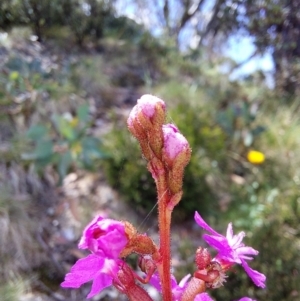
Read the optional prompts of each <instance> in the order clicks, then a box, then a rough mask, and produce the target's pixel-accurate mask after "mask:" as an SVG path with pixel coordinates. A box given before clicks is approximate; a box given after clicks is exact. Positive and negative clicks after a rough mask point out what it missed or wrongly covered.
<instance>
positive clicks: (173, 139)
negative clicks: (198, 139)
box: [163, 124, 190, 161]
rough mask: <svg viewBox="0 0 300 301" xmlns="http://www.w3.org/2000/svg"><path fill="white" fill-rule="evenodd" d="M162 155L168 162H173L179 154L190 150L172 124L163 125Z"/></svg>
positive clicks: (186, 142)
mask: <svg viewBox="0 0 300 301" xmlns="http://www.w3.org/2000/svg"><path fill="white" fill-rule="evenodd" d="M163 135H164V147H163V150H164V154H165V156H166V157H167V158H168V161H170V160H171V161H173V160H174V159H175V158H176V157H177V156H178V155H179V154H180V153H183V152H186V150H187V149H189V148H190V146H189V143H188V141H187V140H186V139H185V137H184V136H183V135H182V134H180V133H179V130H178V129H177V127H176V126H175V125H174V124H166V125H163Z"/></svg>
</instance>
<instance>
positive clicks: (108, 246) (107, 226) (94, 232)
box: [61, 216, 128, 298]
mask: <svg viewBox="0 0 300 301" xmlns="http://www.w3.org/2000/svg"><path fill="white" fill-rule="evenodd" d="M127 241H128V239H127V237H126V235H125V227H124V225H123V224H122V223H121V222H118V221H114V220H111V219H106V218H102V217H101V216H98V217H96V218H95V219H94V220H93V221H92V222H91V223H90V224H89V225H88V226H87V227H86V228H85V230H84V231H83V236H82V238H81V240H80V242H79V248H81V249H89V250H90V251H91V252H92V254H90V255H88V256H87V257H85V258H82V259H79V260H78V261H77V262H76V263H75V264H74V265H73V267H72V268H71V271H70V273H68V274H67V275H66V277H65V280H64V282H63V283H62V284H61V286H62V287H72V288H78V287H80V286H81V285H82V284H84V283H86V282H88V281H91V280H93V285H92V288H91V291H90V293H89V294H88V296H87V297H88V298H91V297H93V296H95V295H96V294H97V293H99V292H100V291H102V290H103V289H104V288H106V287H107V286H110V285H112V282H113V279H115V278H116V274H117V272H118V271H119V267H120V265H121V264H123V261H122V260H121V259H119V255H120V252H121V251H122V250H123V249H124V247H125V245H126V244H127Z"/></svg>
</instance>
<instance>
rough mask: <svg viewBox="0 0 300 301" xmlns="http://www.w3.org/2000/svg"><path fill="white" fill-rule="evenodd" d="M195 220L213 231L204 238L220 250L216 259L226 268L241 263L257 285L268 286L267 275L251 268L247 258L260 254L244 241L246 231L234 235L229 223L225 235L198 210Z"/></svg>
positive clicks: (250, 258)
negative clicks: (208, 222)
mask: <svg viewBox="0 0 300 301" xmlns="http://www.w3.org/2000/svg"><path fill="white" fill-rule="evenodd" d="M195 221H196V223H197V224H198V225H199V226H200V227H201V228H202V229H204V230H206V231H207V232H209V233H211V235H208V234H204V235H203V238H204V240H205V241H206V242H207V243H208V244H209V245H210V246H211V247H213V248H214V249H216V250H217V251H218V254H217V256H216V257H215V259H214V261H217V262H219V263H220V264H221V266H223V267H224V268H225V269H229V268H230V267H231V266H232V265H233V264H234V263H237V264H240V265H242V267H243V268H244V270H245V272H246V273H247V274H248V276H249V277H250V278H251V279H252V281H253V282H254V283H255V284H256V285H257V286H259V287H262V288H264V287H265V286H266V285H265V281H266V276H265V275H264V274H262V273H260V272H258V271H256V270H253V269H251V268H250V267H249V265H248V263H247V260H252V259H253V256H255V255H257V254H258V251H256V250H255V249H253V248H252V247H247V246H245V245H244V244H243V243H242V240H243V238H244V237H245V233H244V232H240V233H239V234H237V235H234V234H233V229H232V224H231V223H229V225H228V227H227V233H226V237H225V236H223V235H221V234H219V233H218V232H216V231H215V230H214V229H212V228H211V227H210V226H209V225H208V224H207V223H206V222H205V221H204V220H203V218H202V217H201V216H200V214H199V213H198V212H196V213H195Z"/></svg>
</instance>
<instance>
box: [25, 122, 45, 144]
mask: <svg viewBox="0 0 300 301" xmlns="http://www.w3.org/2000/svg"><path fill="white" fill-rule="evenodd" d="M26 135H27V137H28V138H29V139H32V140H34V141H36V140H39V139H43V138H44V137H45V136H47V135H48V129H47V127H46V126H45V125H34V126H31V127H30V129H29V130H28V131H27V133H26Z"/></svg>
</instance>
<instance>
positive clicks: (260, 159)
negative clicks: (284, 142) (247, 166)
mask: <svg viewBox="0 0 300 301" xmlns="http://www.w3.org/2000/svg"><path fill="white" fill-rule="evenodd" d="M247 159H248V161H249V162H250V163H252V164H261V163H264V161H265V155H264V154H263V153H261V152H259V151H254V150H251V151H249V152H248V154H247Z"/></svg>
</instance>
